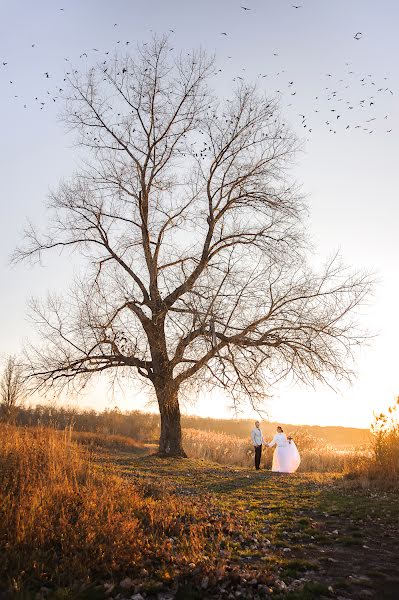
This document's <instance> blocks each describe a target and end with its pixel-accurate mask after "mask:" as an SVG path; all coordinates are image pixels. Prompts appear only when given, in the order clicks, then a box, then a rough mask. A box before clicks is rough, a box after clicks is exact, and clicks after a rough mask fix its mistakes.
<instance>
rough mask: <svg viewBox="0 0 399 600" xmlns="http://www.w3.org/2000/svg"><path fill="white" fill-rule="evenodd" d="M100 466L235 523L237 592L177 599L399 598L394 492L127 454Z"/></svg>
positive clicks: (229, 550)
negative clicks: (203, 505)
mask: <svg viewBox="0 0 399 600" xmlns="http://www.w3.org/2000/svg"><path fill="white" fill-rule="evenodd" d="M104 458H105V457H103V458H102V460H103V459H104ZM107 459H108V460H109V461H110V462H112V463H113V465H114V466H116V467H117V469H118V471H119V472H121V473H122V474H123V475H124V476H125V477H128V478H129V479H130V478H132V479H134V480H138V481H140V482H144V483H145V484H148V483H150V484H151V483H152V484H155V485H161V486H165V487H166V488H167V489H170V490H173V493H175V494H177V495H180V496H185V497H187V496H188V497H190V496H192V497H193V498H196V499H198V498H203V500H204V502H210V503H212V505H213V506H214V507H215V511H216V512H218V511H219V512H218V514H220V518H221V519H222V520H223V519H224V518H225V517H228V519H229V520H230V522H231V521H232V522H234V524H235V530H234V528H233V530H232V531H229V534H228V536H226V544H225V550H224V551H223V552H224V555H225V558H226V565H227V572H228V573H230V574H232V573H233V574H234V578H233V579H235V581H236V583H237V585H236V588H234V586H231V585H230V587H229V585H227V586H226V587H223V585H224V584H221V585H220V586H219V587H217V586H216V587H215V588H214V589H213V588H212V586H211V585H210V586H209V587H208V584H207V582H205V584H204V582H202V588H201V591H200V592H196V590H193V589H191V588H190V589H188V588H187V591H186V595H185V594H184V590H183V592H182V591H181V590H180V592H179V593H178V594H177V595H176V596H175V597H176V599H177V600H189V599H191V598H193V599H194V598H239V597H242V598H262V597H267V596H269V595H272V596H273V598H280V597H281V598H288V599H291V600H300V599H303V600H311V599H313V598H337V599H340V600H344V599H345V600H358V599H367V598H372V599H375V600H398V599H399V543H398V538H397V536H398V529H399V528H398V524H399V521H398V517H399V501H398V497H397V495H396V494H394V493H389V494H388V493H376V492H373V491H371V490H367V489H360V488H358V489H356V488H355V487H352V488H349V487H347V485H345V484H344V482H343V481H342V478H340V477H338V476H331V475H318V474H313V473H312V474H296V475H278V474H273V473H270V472H268V471H260V472H256V471H251V470H247V469H238V468H237V469H234V468H230V467H222V466H218V465H213V464H212V465H210V464H207V463H204V462H202V461H193V460H178V461H172V460H161V459H156V458H153V457H150V456H148V457H134V456H132V455H129V454H119V455H117V456H116V455H114V456H108V457H107ZM250 578H251V579H250ZM251 581H252V583H251ZM255 581H256V583H255ZM250 585H252V588H253V590H252V592H251V593H249V591H248V587H249V586H250ZM198 593H199V594H200V595H198ZM196 594H197V595H196ZM248 594H249V595H248Z"/></svg>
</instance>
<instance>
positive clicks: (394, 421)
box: [348, 398, 399, 489]
mask: <svg viewBox="0 0 399 600" xmlns="http://www.w3.org/2000/svg"><path fill="white" fill-rule="evenodd" d="M371 434H372V444H371V453H370V456H369V458H368V460H365V461H362V462H359V463H357V464H356V465H354V466H353V468H352V469H351V470H349V473H348V476H349V477H350V478H354V479H356V480H358V481H360V482H362V485H363V486H365V485H376V486H377V487H382V488H387V489H389V488H397V487H398V486H399V398H397V400H396V402H395V404H393V406H391V407H389V408H388V411H387V413H381V414H379V415H376V416H375V419H374V423H373V424H372V426H371Z"/></svg>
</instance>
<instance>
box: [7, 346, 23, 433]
mask: <svg viewBox="0 0 399 600" xmlns="http://www.w3.org/2000/svg"><path fill="white" fill-rule="evenodd" d="M26 393H27V388H26V379H25V377H24V374H23V368H22V366H21V364H20V363H18V362H17V359H16V357H15V356H9V357H8V359H7V362H6V365H5V367H4V371H3V375H2V378H1V380H0V418H1V420H2V421H5V422H6V423H13V422H14V421H15V419H16V416H17V414H18V410H19V408H20V406H21V405H22V404H23V401H24V400H25V398H26Z"/></svg>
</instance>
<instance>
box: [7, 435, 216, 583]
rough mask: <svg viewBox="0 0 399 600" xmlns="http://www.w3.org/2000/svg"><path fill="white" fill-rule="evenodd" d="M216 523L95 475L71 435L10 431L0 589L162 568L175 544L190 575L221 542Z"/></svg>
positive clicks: (181, 503) (188, 507) (188, 506)
mask: <svg viewBox="0 0 399 600" xmlns="http://www.w3.org/2000/svg"><path fill="white" fill-rule="evenodd" d="M150 487H151V486H150ZM207 520H208V519H207V514H206V509H205V508H203V507H201V505H197V506H196V505H195V503H193V502H192V501H191V502H190V503H188V501H186V500H183V499H181V498H178V497H176V496H173V495H171V494H168V493H167V492H165V490H162V493H159V490H157V489H153V490H151V489H150V488H149V487H148V485H147V486H146V487H145V490H144V488H143V489H142V490H141V489H140V488H139V487H137V486H133V485H132V483H131V482H129V481H127V480H125V479H122V478H121V477H119V476H116V475H114V474H112V472H110V471H109V468H108V469H107V474H105V472H103V471H102V470H101V468H99V467H96V468H95V467H94V466H93V465H92V464H91V462H90V458H89V455H88V453H87V451H85V450H84V449H82V448H79V447H78V446H77V445H76V443H74V442H73V441H71V440H70V436H67V435H64V436H62V435H60V434H59V432H55V431H52V430H49V429H40V428H34V429H27V428H21V427H19V428H17V427H12V426H5V425H2V426H0V582H8V586H12V587H13V588H14V590H18V589H21V588H22V587H26V586H28V587H29V586H31V587H33V588H35V587H38V586H40V585H47V584H50V585H51V584H54V585H57V586H71V585H74V584H75V582H78V584H79V585H81V584H82V583H84V582H90V581H92V580H97V581H98V580H99V579H100V580H103V579H107V578H109V577H110V576H113V577H118V576H122V575H129V576H131V577H134V576H136V575H137V574H138V572H139V569H140V568H143V566H144V565H145V564H146V562H148V561H154V563H155V565H156V568H157V569H162V568H165V565H167V564H168V563H170V561H171V560H172V554H171V552H172V550H171V549H172V546H171V544H172V542H171V538H173V556H174V557H175V558H174V560H175V561H177V562H179V563H180V565H179V567H180V568H181V569H184V568H186V566H187V565H188V564H189V563H191V562H196V563H197V562H198V561H201V560H202V559H201V557H202V556H203V554H204V553H206V552H205V549H206V548H213V544H216V541H215V542H213V541H211V538H212V537H213V535H214V534H215V540H217V527H216V529H214V530H213V532H212V536H210V534H209V533H208V532H209V529H208V527H207ZM0 591H1V584H0Z"/></svg>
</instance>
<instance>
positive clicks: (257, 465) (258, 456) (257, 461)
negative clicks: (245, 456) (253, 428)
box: [254, 446, 262, 471]
mask: <svg viewBox="0 0 399 600" xmlns="http://www.w3.org/2000/svg"><path fill="white" fill-rule="evenodd" d="M254 448H255V469H256V470H257V471H258V470H259V468H260V459H261V457H262V446H254Z"/></svg>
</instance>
